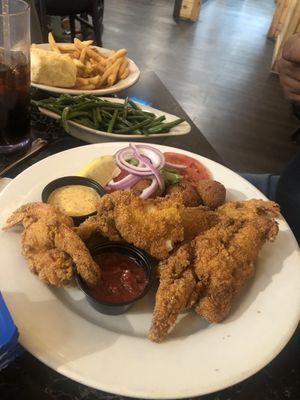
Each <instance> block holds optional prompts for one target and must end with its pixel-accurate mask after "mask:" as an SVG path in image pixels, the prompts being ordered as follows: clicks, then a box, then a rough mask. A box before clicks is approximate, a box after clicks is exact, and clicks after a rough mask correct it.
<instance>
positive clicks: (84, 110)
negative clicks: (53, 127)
mask: <svg viewBox="0 0 300 400" xmlns="http://www.w3.org/2000/svg"><path fill="white" fill-rule="evenodd" d="M32 104H34V105H36V106H37V107H44V108H46V109H48V110H50V111H53V112H55V113H56V114H58V115H60V116H61V118H60V122H61V124H62V126H63V127H64V129H65V130H66V131H67V132H69V124H68V121H70V120H72V121H75V122H77V123H80V124H82V125H84V126H88V127H90V128H93V129H98V130H103V131H107V132H113V133H119V134H123V133H124V134H125V133H131V134H133V135H151V134H156V133H165V132H169V130H170V129H172V128H173V127H174V126H176V125H178V124H180V123H181V122H183V121H184V120H183V119H182V118H178V119H176V120H174V121H172V122H167V123H166V122H163V121H164V120H165V119H166V117H165V116H164V115H161V116H159V117H158V116H157V115H155V114H154V113H152V112H149V111H146V110H143V109H142V108H141V107H139V106H138V104H136V103H135V102H133V101H132V100H129V98H128V97H126V99H125V100H124V102H123V103H116V102H114V101H110V100H106V99H100V98H98V97H96V96H94V95H91V94H82V95H78V96H71V95H69V94H62V95H60V96H59V97H53V96H51V97H49V98H48V99H42V100H39V101H35V100H32Z"/></svg>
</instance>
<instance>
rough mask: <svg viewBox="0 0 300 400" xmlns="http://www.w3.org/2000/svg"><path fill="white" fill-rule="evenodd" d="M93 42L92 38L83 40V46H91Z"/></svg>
mask: <svg viewBox="0 0 300 400" xmlns="http://www.w3.org/2000/svg"><path fill="white" fill-rule="evenodd" d="M78 40H79V39H78ZM92 43H93V41H92V40H83V41H82V42H81V44H82V46H85V47H87V46H90V45H91V44H92Z"/></svg>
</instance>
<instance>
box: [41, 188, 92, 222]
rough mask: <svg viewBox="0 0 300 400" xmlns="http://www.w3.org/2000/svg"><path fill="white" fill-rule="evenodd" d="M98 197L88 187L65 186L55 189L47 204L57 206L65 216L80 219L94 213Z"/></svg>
mask: <svg viewBox="0 0 300 400" xmlns="http://www.w3.org/2000/svg"><path fill="white" fill-rule="evenodd" d="M99 197H100V196H99V194H98V193H97V192H96V191H95V190H94V189H92V188H90V187H88V186H84V185H66V186H62V187H60V188H58V189H55V190H54V191H53V192H52V193H51V194H50V196H49V198H48V200H47V203H49V204H51V205H53V206H57V207H58V208H59V209H60V210H61V211H62V212H63V213H64V214H66V215H69V216H71V217H80V216H81V215H87V214H91V213H93V212H94V211H96V209H97V204H98V200H99Z"/></svg>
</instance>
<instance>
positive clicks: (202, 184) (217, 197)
mask: <svg viewBox="0 0 300 400" xmlns="http://www.w3.org/2000/svg"><path fill="white" fill-rule="evenodd" d="M196 191H197V193H198V196H199V197H200V199H201V201H200V204H203V205H204V206H207V207H209V208H211V209H212V210H214V209H215V208H217V207H220V206H221V205H222V204H224V202H225V197H226V189H225V186H223V185H222V183H220V182H217V181H214V180H213V179H203V180H200V181H199V182H198V183H197V185H196Z"/></svg>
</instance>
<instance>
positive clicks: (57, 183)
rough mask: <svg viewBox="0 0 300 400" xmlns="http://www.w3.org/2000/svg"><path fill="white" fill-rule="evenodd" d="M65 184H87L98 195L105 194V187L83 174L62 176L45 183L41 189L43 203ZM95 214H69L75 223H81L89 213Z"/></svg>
mask: <svg viewBox="0 0 300 400" xmlns="http://www.w3.org/2000/svg"><path fill="white" fill-rule="evenodd" d="M67 185H82V186H88V187H90V188H92V189H94V190H95V191H96V192H97V193H98V194H99V196H104V195H105V193H106V192H105V189H104V188H103V187H102V186H101V185H100V184H99V183H98V182H96V181H94V180H93V179H90V178H85V177H83V176H63V177H62V178H58V179H54V181H51V182H50V183H48V185H46V186H45V187H44V189H43V191H42V201H43V202H44V203H47V201H48V198H49V196H50V194H51V193H52V192H53V191H54V190H56V189H58V188H60V187H63V186H67ZM94 214H96V211H95V212H93V213H90V214H87V215H80V216H75V217H73V216H71V217H72V218H73V220H74V224H75V225H79V224H81V223H82V222H83V221H84V220H85V219H86V218H88V217H90V216H91V215H94Z"/></svg>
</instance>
